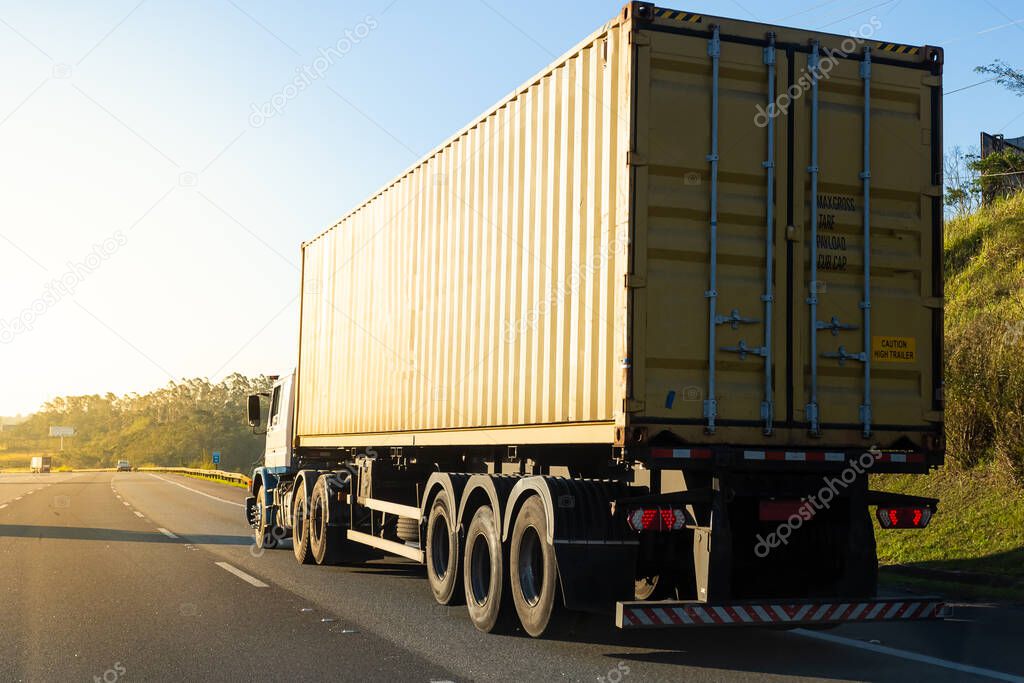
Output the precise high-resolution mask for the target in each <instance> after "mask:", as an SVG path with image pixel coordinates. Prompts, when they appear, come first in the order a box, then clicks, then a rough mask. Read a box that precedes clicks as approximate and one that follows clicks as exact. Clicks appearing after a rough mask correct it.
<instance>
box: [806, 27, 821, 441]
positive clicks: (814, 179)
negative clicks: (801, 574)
mask: <svg viewBox="0 0 1024 683" xmlns="http://www.w3.org/2000/svg"><path fill="white" fill-rule="evenodd" d="M818 51H819V48H818V41H816V40H815V41H812V42H811V54H810V55H809V56H808V58H807V70H808V71H809V72H810V78H811V165H810V166H808V167H807V172H808V173H809V174H810V176H811V196H810V203H811V244H810V258H811V263H810V281H809V283H808V287H807V290H808V291H807V304H808V306H809V309H808V318H809V319H808V326H807V327H808V330H809V331H810V335H811V336H810V340H809V341H810V343H809V346H810V361H811V377H810V387H809V388H808V393H809V400H808V402H807V407H806V408H805V412H806V415H807V422H808V424H809V425H810V427H809V429H810V432H811V434H814V435H817V434H819V433H820V432H821V426H820V422H819V415H818V292H819V290H820V287H819V286H818V78H819V71H818V65H819V63H820V62H819V59H820V56H819V54H818Z"/></svg>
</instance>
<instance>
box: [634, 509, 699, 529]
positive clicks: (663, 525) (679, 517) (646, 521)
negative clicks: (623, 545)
mask: <svg viewBox="0 0 1024 683" xmlns="http://www.w3.org/2000/svg"><path fill="white" fill-rule="evenodd" d="M626 521H627V522H628V523H629V526H630V528H631V529H633V531H679V530H680V529H682V528H683V527H684V526H686V513H685V512H683V510H682V508H673V507H665V508H662V507H657V508H635V509H633V510H630V511H629V512H628V513H627V514H626Z"/></svg>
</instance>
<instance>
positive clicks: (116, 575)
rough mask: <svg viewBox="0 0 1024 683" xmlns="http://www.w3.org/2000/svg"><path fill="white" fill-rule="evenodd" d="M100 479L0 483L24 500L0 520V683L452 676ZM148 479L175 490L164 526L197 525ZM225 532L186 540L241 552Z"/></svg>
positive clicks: (188, 496)
mask: <svg viewBox="0 0 1024 683" xmlns="http://www.w3.org/2000/svg"><path fill="white" fill-rule="evenodd" d="M125 476H127V475H125ZM132 476H137V477H140V478H141V477H145V476H146V475H134V474H133V475H132ZM146 478H147V479H148V477H146ZM112 479H113V476H112V474H110V473H81V474H74V475H65V474H56V473H55V474H51V475H42V476H41V477H30V476H29V475H0V489H4V490H6V489H7V488H8V487H10V488H11V490H12V491H15V492H19V491H22V490H23V489H24V490H34V493H32V494H29V495H25V494H24V493H21V494H20V496H21V500H17V497H18V496H14V497H13V498H12V500H11V502H10V503H8V504H7V507H5V508H3V509H0V577H2V581H3V587H2V590H0V596H2V598H0V606H2V609H0V634H2V635H0V640H2V643H3V644H2V648H0V680H4V681H64V680H89V681H92V680H103V681H106V683H112V682H113V681H117V680H121V679H124V680H217V681H221V680H238V681H252V680H266V679H270V678H273V679H284V678H287V679H291V680H325V679H333V678H338V677H339V674H340V675H341V677H344V678H350V679H358V680H411V681H430V680H446V679H452V678H453V677H452V675H451V674H450V673H449V672H448V671H447V670H445V669H444V668H443V667H441V666H438V665H437V664H434V663H431V662H429V661H428V660H427V659H425V658H423V657H420V656H417V655H416V654H415V653H413V652H409V651H403V650H402V649H400V648H396V647H395V645H394V643H393V642H390V641H388V640H385V639H382V638H380V637H378V636H375V635H374V634H373V633H371V632H367V631H364V630H361V629H359V628H358V627H355V626H353V624H352V623H351V621H348V620H346V619H345V618H344V617H343V615H342V614H339V613H338V612H337V611H336V610H332V609H326V608H324V607H322V606H321V605H318V604H316V603H314V602H309V601H303V600H301V599H299V598H298V597H297V596H295V595H294V594H292V593H289V592H287V591H284V590H280V589H279V588H277V587H271V586H269V585H265V586H263V587H260V586H259V585H258V584H259V583H260V582H259V580H258V579H256V578H255V577H251V576H248V575H247V574H245V572H244V571H242V570H240V569H239V568H237V567H235V566H234V565H232V564H229V563H225V564H226V566H222V565H219V564H216V563H217V562H223V559H222V558H220V557H217V556H215V555H213V554H211V553H209V552H207V551H205V550H202V549H200V547H199V546H198V545H197V544H196V543H194V542H190V541H189V540H188V539H184V538H181V537H178V535H177V534H175V533H174V532H173V531H171V530H170V529H168V528H167V527H166V526H165V525H170V524H171V522H172V521H173V520H171V519H169V520H165V521H164V522H163V523H162V524H160V525H158V524H157V523H156V521H155V520H153V519H151V518H149V516H148V515H147V513H146V512H145V511H143V510H139V509H138V508H136V507H134V506H132V505H131V504H130V503H129V502H128V501H126V500H124V497H123V496H122V497H121V498H118V494H117V492H116V491H115V487H114V486H112V485H111V484H112ZM44 480H45V482H44ZM151 481H153V482H155V483H156V484H157V485H158V486H160V487H166V488H168V489H173V490H175V491H180V494H179V495H178V500H177V504H178V506H179V507H180V509H179V510H178V513H177V515H176V518H178V519H180V518H181V517H182V516H186V517H187V516H190V515H193V514H197V513H198V514H201V510H200V509H199V508H198V507H196V506H194V505H193V503H194V502H195V499H202V497H201V496H198V495H196V494H193V493H189V492H187V491H185V490H182V489H177V487H173V486H170V485H167V484H164V483H162V482H158V481H156V480H151ZM26 487H27V488H26ZM134 490H136V491H137V492H139V493H146V490H145V489H141V490H140V489H139V487H135V489H134ZM4 495H5V496H7V495H8V494H7V493H5V494H4ZM210 502H211V503H212V502H213V501H210ZM233 509H234V508H233ZM161 529H162V530H161ZM237 532H238V525H237V524H235V525H232V527H231V528H228V525H223V524H222V525H221V528H220V529H218V530H216V531H213V532H211V533H210V534H209V535H206V536H203V537H200V538H198V539H195V540H196V541H201V542H202V543H203V544H204V546H203V547H236V548H239V549H240V551H241V552H242V553H245V552H246V550H245V548H246V546H247V544H248V543H249V539H248V538H247V536H246V535H240V534H239V533H237ZM254 582H255V583H254ZM346 653H357V656H346Z"/></svg>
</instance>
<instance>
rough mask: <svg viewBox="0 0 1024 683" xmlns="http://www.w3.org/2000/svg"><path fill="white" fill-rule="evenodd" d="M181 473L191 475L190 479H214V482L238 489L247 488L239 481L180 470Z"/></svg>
mask: <svg viewBox="0 0 1024 683" xmlns="http://www.w3.org/2000/svg"><path fill="white" fill-rule="evenodd" d="M182 475H183V476H186V477H191V478H192V479H202V480H203V481H215V482H216V483H218V484H224V485H225V486H237V487H238V488H240V489H245V488H249V487H248V486H246V485H245V484H243V483H242V482H240V481H228V480H227V479H207V478H206V477H200V476H199V475H198V474H188V473H187V472H182Z"/></svg>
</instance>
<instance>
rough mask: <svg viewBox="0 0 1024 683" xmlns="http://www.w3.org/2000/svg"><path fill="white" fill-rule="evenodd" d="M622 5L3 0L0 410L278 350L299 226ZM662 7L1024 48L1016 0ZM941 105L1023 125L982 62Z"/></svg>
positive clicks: (357, 192)
mask: <svg viewBox="0 0 1024 683" xmlns="http://www.w3.org/2000/svg"><path fill="white" fill-rule="evenodd" d="M621 5H622V2H621V1H615V2H611V1H604V0H601V1H590V2H586V3H583V2H574V3H568V2H566V3H559V2H551V1H550V0H546V1H544V2H541V1H539V0H529V1H517V2H511V1H506V0H486V1H484V0H454V1H448V2H417V1H415V0H394V2H392V0H382V1H371V2H365V3H356V2H316V1H313V0H303V1H300V2H288V3H281V2H270V1H269V0H267V1H264V0H142V2H139V0H93V1H91V2H89V3H83V2H77V1H76V2H71V1H67V2H40V1H39V0H24V1H22V0H2V1H0V61H2V64H3V75H4V77H3V80H2V82H0V159H2V162H0V372H2V377H3V383H2V386H3V391H2V392H0V415H13V414H15V413H19V412H22V413H24V412H31V411H33V410H35V409H36V408H37V407H38V406H39V405H40V404H41V403H42V402H43V401H45V400H47V399H48V398H50V397H53V396H55V395H61V394H84V393H104V392H107V391H113V392H115V393H124V392H129V391H140V392H141V391H146V390H149V389H152V388H155V387H157V386H161V385H163V384H166V383H167V382H168V381H169V380H171V379H173V378H179V377H185V376H187V377H194V376H207V377H210V378H211V379H213V380H218V379H220V378H221V377H223V376H224V375H225V374H227V373H229V372H232V371H240V372H243V373H247V374H258V373H262V372H272V371H274V370H277V369H280V368H284V367H288V366H290V365H293V364H294V358H295V353H296V331H297V325H298V321H297V317H298V311H297V299H296V295H297V290H298V283H299V274H298V272H297V268H296V263H297V260H298V256H299V243H300V242H301V241H302V240H303V239H306V238H309V237H311V236H312V235H314V234H315V233H317V232H319V231H320V230H321V229H323V228H324V227H326V226H327V225H329V224H330V223H332V222H333V221H335V220H336V219H337V218H339V217H340V216H341V215H343V214H344V212H346V211H347V210H348V209H350V208H352V207H353V206H355V205H357V204H358V203H360V201H361V200H362V199H363V198H365V197H366V196H367V195H368V194H370V193H371V192H373V191H374V190H375V189H377V188H378V187H380V186H381V185H383V184H385V183H386V182H387V181H388V180H390V179H391V178H392V177H393V176H395V175H396V174H397V173H398V172H400V171H402V170H404V169H405V168H406V167H407V166H409V165H410V164H411V163H412V162H413V161H415V160H416V159H417V158H418V157H419V156H421V155H422V154H424V153H426V152H428V151H429V150H430V149H432V148H433V147H434V146H435V145H436V144H438V143H439V142H441V141H442V140H443V139H444V138H446V137H447V136H448V135H449V134H451V133H453V132H455V131H456V130H457V129H459V128H461V127H462V126H463V125H465V124H466V123H468V122H470V121H471V120H472V119H473V118H474V117H475V116H476V115H478V114H480V113H481V112H483V111H484V110H486V109H487V108H488V107H489V106H490V105H491V104H493V103H494V102H496V101H497V100H499V99H500V98H501V97H502V96H504V95H505V94H507V93H508V92H510V91H511V90H512V89H513V88H515V87H516V86H518V85H519V84H520V83H521V82H523V81H524V80H526V79H527V78H529V77H530V76H531V75H533V74H534V73H535V72H537V71H539V70H540V69H541V68H542V67H544V66H545V65H546V64H548V63H549V62H551V61H552V60H553V59H554V58H555V57H556V56H558V55H559V54H561V53H562V52H564V51H565V50H567V49H568V48H570V47H571V46H572V45H574V44H575V43H576V42H578V41H579V40H580V39H582V38H583V37H585V36H586V35H587V34H589V33H590V32H591V31H593V30H594V29H596V28H597V27H598V26H599V25H600V24H601V23H603V22H604V21H606V20H608V19H610V18H611V17H612V16H613V15H614V14H615V13H616V12H617V11H618V9H619V8H620V7H621ZM672 6H673V7H674V8H676V9H685V10H691V11H696V12H706V13H709V14H717V15H724V16H734V17H738V18H751V19H754V18H756V19H758V20H762V21H766V22H773V23H780V24H785V25H793V26H798V27H801V28H809V29H821V30H826V31H829V32H832V33H849V32H851V31H854V30H856V29H857V28H858V27H859V26H861V25H862V24H864V23H865V22H866V21H868V20H869V19H870V18H871V17H872V16H874V17H877V18H878V20H879V21H881V23H882V28H881V29H880V30H879V31H878V32H877V34H876V37H877V38H879V39H883V40H891V41H894V42H902V43H910V44H915V45H920V44H934V45H940V46H943V47H945V48H946V69H945V78H944V83H945V88H946V90H947V91H951V90H954V89H957V88H961V87H964V86H969V85H971V84H974V83H977V82H979V81H981V80H983V79H984V77H983V76H979V75H977V74H974V73H973V72H972V69H973V67H975V66H977V65H979V64H986V63H988V62H990V61H992V60H993V59H996V58H1002V59H1004V60H1006V61H1008V62H1010V63H1011V64H1015V65H1017V66H1024V6H1022V5H1021V3H1020V2H1019V0H982V1H980V2H971V3H964V2H955V1H953V0H939V1H936V0H929V1H925V0H889V1H888V2H884V1H882V0H859V1H854V0H832V1H831V2H829V1H825V0H810V1H809V2H808V1H806V0H787V1H773V2H755V0H743V1H742V2H738V1H736V0H722V1H717V2H704V1H696V0H695V1H693V2H689V3H680V4H678V5H672ZM321 48H323V49H325V50H326V49H328V48H333V50H334V51H333V52H328V54H329V55H330V59H329V60H326V59H325V58H323V53H321V52H320V49H321ZM318 57H320V58H321V59H319V60H318ZM325 61H329V64H327V66H326V69H324V68H323V67H324V66H325ZM297 78H298V79H300V81H301V82H302V83H303V84H308V87H304V88H303V89H301V90H290V89H289V90H286V87H285V86H287V85H288V84H289V83H292V82H294V81H295V80H296V79H297ZM945 107H946V108H945V126H946V129H945V136H946V145H947V147H948V146H951V145H953V144H959V145H961V146H964V147H969V146H974V145H977V139H978V131H979V130H982V129H984V130H987V131H989V132H1000V131H1004V132H1005V133H1006V134H1007V135H1008V136H1015V135H1022V134H1024V99H1021V98H1017V97H1014V96H1013V95H1011V94H1009V93H1006V92H1005V91H1002V90H1001V89H999V88H998V86H996V85H994V84H992V83H987V84H983V85H979V86H977V87H973V88H970V89H968V90H964V91H961V92H956V93H951V94H949V95H948V96H947V97H946V98H945ZM55 281H56V283H58V284H55ZM26 309H34V313H33V314H31V315H29V316H27V318H26V316H24V315H23V312H24V311H25V310H26ZM19 317H21V318H22V319H28V320H29V324H28V325H26V326H25V327H24V328H21V327H17V328H16V327H15V326H12V325H11V324H10V322H11V321H12V320H13V319H16V318H19ZM29 328H30V329H29Z"/></svg>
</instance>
